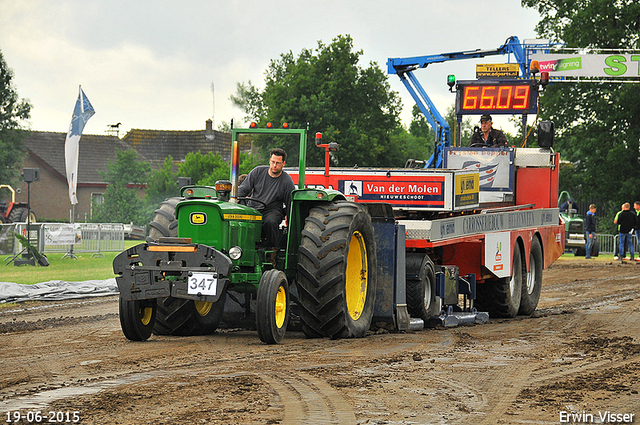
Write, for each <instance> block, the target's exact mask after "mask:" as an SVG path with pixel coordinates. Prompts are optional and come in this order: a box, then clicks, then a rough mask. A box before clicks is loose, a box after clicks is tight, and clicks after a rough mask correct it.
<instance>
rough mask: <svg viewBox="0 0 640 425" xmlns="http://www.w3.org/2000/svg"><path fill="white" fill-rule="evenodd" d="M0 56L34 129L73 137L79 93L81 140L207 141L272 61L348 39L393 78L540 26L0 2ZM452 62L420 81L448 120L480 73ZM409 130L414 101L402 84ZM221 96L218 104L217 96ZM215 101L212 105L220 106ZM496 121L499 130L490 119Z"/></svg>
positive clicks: (491, 9)
mask: <svg viewBox="0 0 640 425" xmlns="http://www.w3.org/2000/svg"><path fill="white" fill-rule="evenodd" d="M0 11H1V12H0V50H1V51H2V53H3V55H4V58H5V61H6V62H7V64H8V66H9V67H10V68H12V69H13V71H14V80H13V81H14V85H15V87H16V89H17V91H18V95H19V96H20V97H21V98H27V99H29V100H30V101H31V103H32V105H33V109H32V111H31V121H30V123H31V129H33V130H38V131H55V132H66V131H67V130H68V128H69V122H70V119H71V114H72V112H73V107H74V105H75V102H76V99H77V97H78V86H79V85H82V89H83V90H84V92H85V94H86V95H87V97H88V98H89V100H90V102H91V103H92V105H93V107H94V108H95V110H96V114H95V115H94V116H93V118H91V119H90V120H89V122H88V123H87V125H86V127H85V129H84V133H85V134H104V133H105V131H106V130H107V129H108V125H110V124H116V123H118V122H121V123H122V127H121V133H120V136H123V135H124V132H126V131H128V130H129V129H131V128H138V129H158V130H201V129H204V125H205V120H206V119H207V118H212V117H213V120H214V127H215V128H217V127H218V126H219V125H220V123H221V122H222V121H227V122H228V121H229V120H230V119H231V118H234V121H235V123H236V124H235V125H236V127H237V126H239V123H241V122H242V119H243V118H244V115H243V113H242V111H241V110H239V109H238V108H235V107H234V106H233V105H232V104H231V101H230V100H229V96H231V95H232V94H234V93H235V91H236V83H238V82H247V81H249V80H251V82H252V83H253V84H254V85H256V86H258V87H260V88H262V87H263V86H264V72H265V70H266V69H267V66H268V65H269V61H270V60H272V59H278V58H279V57H280V54H282V53H286V52H289V51H292V52H293V53H294V55H295V56H297V55H298V54H299V53H300V51H301V49H303V48H309V49H314V48H315V47H317V42H318V40H322V41H323V43H324V44H330V43H331V42H332V40H333V39H334V38H335V37H336V36H337V35H340V34H350V35H351V37H352V38H353V40H354V47H355V49H357V50H362V51H363V52H364V54H363V57H362V59H361V61H362V62H361V66H362V67H367V66H368V64H369V62H370V61H375V62H377V63H378V65H379V66H380V67H381V68H382V69H383V70H384V71H385V72H386V62H387V59H388V58H390V57H407V56H419V55H430V54H438V53H446V52H455V51H461V50H472V49H478V48H481V49H493V48H497V47H499V46H500V45H502V44H503V43H504V42H505V40H506V39H507V38H508V37H509V36H512V35H515V36H517V37H518V38H520V39H521V40H522V39H526V38H535V35H536V34H535V32H534V27H535V25H536V23H537V22H538V21H539V19H540V17H539V15H538V13H537V12H535V11H534V10H532V9H524V8H522V7H521V5H520V0H451V1H444V0H439V1H436V0H422V1H420V0H404V1H396V2H392V1H388V0H385V1H380V0H369V1H349V0H340V1H333V0H328V1H313V0H291V1H290V0H274V1H264V0H246V1H239V0H238V1H236V0H227V1H219V0H207V1H204V0H193V1H190V0H182V1H159V0H153V1H151V0H148V1H122V0H110V1H104V0H24V1H16V0H0ZM506 61H507V58H506V57H503V56H493V57H489V58H485V59H482V60H479V61H473V60H466V61H453V62H445V63H443V64H434V65H431V66H430V67H428V68H427V69H423V70H419V71H417V72H416V76H417V77H418V79H419V80H420V81H421V83H422V84H423V85H424V86H425V89H426V91H427V93H428V95H429V96H430V97H431V98H432V100H433V101H434V103H435V104H436V106H437V107H438V109H439V110H440V112H441V113H443V114H444V112H445V109H446V108H447V107H448V106H450V105H451V104H452V103H453V101H454V100H455V95H453V94H450V93H449V91H448V87H447V85H446V76H447V74H456V76H457V78H458V79H473V78H475V64H476V63H503V62H506ZM389 77H390V83H391V87H392V89H393V90H395V91H397V92H398V93H399V94H400V95H401V97H402V99H403V105H404V109H403V114H402V118H403V122H404V123H405V124H406V125H408V124H409V122H410V112H411V107H412V106H413V100H412V99H411V97H410V96H409V94H408V93H407V92H406V89H405V88H404V86H403V85H402V83H401V82H400V81H399V79H398V77H397V76H396V75H391V76H389ZM212 84H213V85H214V92H213V93H212V89H211V86H212ZM214 99H215V102H214ZM494 121H496V120H495V119H494Z"/></svg>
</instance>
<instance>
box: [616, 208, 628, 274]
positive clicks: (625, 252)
mask: <svg viewBox="0 0 640 425" xmlns="http://www.w3.org/2000/svg"><path fill="white" fill-rule="evenodd" d="M623 209H624V204H622V205H621V206H620V211H618V212H617V213H616V216H615V217H614V219H613V224H618V217H619V216H620V213H621V212H622V210H623ZM616 231H617V232H618V233H620V225H618V226H617V227H616ZM619 247H620V241H618V243H617V244H615V247H614V249H613V261H617V260H618V255H619V254H620V253H619V252H618V248H619ZM626 254H627V251H623V252H622V258H624V256H625V255H626Z"/></svg>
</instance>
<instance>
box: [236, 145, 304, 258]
mask: <svg viewBox="0 0 640 425" xmlns="http://www.w3.org/2000/svg"><path fill="white" fill-rule="evenodd" d="M270 156H271V157H270V160H269V165H259V166H257V167H256V168H254V169H253V170H251V172H250V173H249V175H248V176H247V178H246V179H245V180H244V181H243V182H242V184H241V185H240V187H238V197H244V196H249V195H250V196H251V198H253V199H257V200H259V201H262V202H252V201H249V206H250V207H253V208H255V209H257V210H258V211H260V213H262V235H263V238H264V239H265V240H266V243H267V246H268V247H270V248H275V249H276V250H277V249H278V244H279V239H280V232H279V230H278V229H279V226H280V223H281V222H282V220H283V219H284V218H285V216H288V215H289V208H290V207H291V191H292V190H294V189H295V186H294V184H293V180H292V179H291V176H289V174H287V173H286V172H284V171H282V169H283V168H284V166H285V163H286V160H287V153H286V152H285V151H284V149H280V148H275V149H272V150H271V152H270Z"/></svg>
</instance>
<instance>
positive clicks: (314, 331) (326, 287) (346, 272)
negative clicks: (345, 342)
mask: <svg viewBox="0 0 640 425" xmlns="http://www.w3.org/2000/svg"><path fill="white" fill-rule="evenodd" d="M376 269H377V261H376V243H375V239H374V234H373V225H372V224H371V216H370V215H369V213H368V212H367V210H366V209H365V207H364V206H362V205H358V204H355V203H353V202H346V201H338V202H332V203H327V204H322V205H319V206H317V207H314V208H312V209H311V211H310V212H309V216H308V217H307V218H306V220H305V225H304V229H303V231H302V243H301V244H300V248H299V261H298V279H297V283H298V285H297V289H298V300H299V305H300V308H301V310H300V319H301V321H302V330H303V332H304V333H305V335H307V336H308V337H321V336H327V337H330V338H334V339H337V338H360V337H364V336H365V335H366V334H367V331H368V330H369V326H370V325H371V320H372V318H373V308H374V303H375V294H376V283H377V270H376Z"/></svg>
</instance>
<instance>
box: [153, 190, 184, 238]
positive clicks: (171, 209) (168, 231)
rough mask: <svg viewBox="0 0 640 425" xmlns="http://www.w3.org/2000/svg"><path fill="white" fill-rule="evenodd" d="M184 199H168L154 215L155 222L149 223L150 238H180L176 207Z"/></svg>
mask: <svg viewBox="0 0 640 425" xmlns="http://www.w3.org/2000/svg"><path fill="white" fill-rule="evenodd" d="M182 200H184V198H180V197H173V198H167V199H165V200H164V201H162V202H160V205H159V206H158V208H157V209H156V210H155V211H154V213H153V220H151V223H149V237H151V238H153V239H155V240H158V239H159V238H166V237H175V236H178V219H177V218H176V215H175V214H176V205H177V204H178V202H180V201H182Z"/></svg>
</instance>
